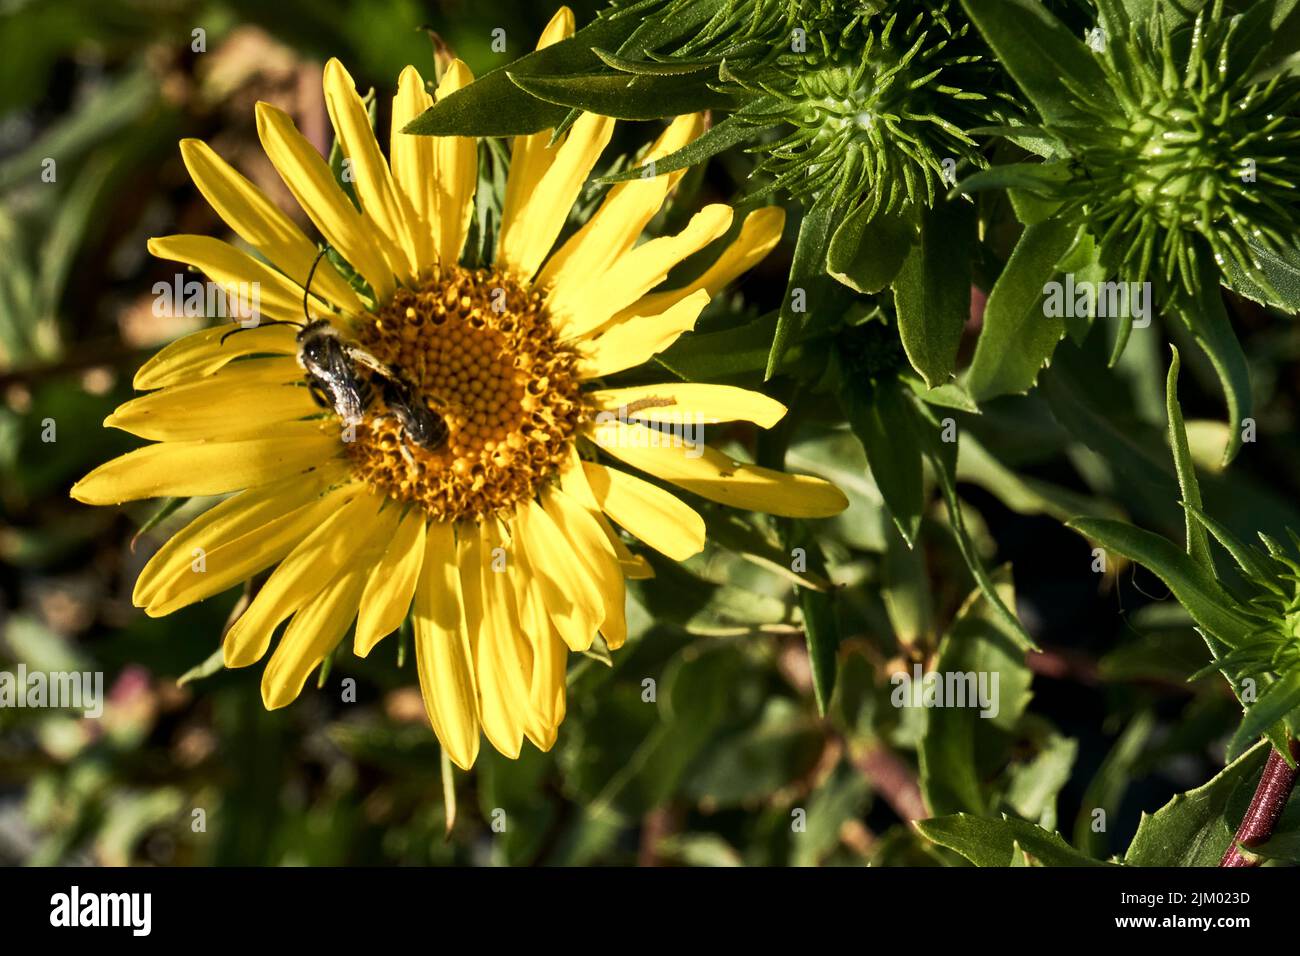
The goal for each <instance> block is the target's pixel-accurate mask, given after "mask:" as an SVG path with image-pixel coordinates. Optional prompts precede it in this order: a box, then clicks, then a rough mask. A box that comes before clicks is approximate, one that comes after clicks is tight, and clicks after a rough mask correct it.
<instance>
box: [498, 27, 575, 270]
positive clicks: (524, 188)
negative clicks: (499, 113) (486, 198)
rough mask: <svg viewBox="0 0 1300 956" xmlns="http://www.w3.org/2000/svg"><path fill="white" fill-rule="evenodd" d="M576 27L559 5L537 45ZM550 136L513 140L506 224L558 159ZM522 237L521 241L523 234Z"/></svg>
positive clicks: (548, 43) (563, 36) (563, 37)
mask: <svg viewBox="0 0 1300 956" xmlns="http://www.w3.org/2000/svg"><path fill="white" fill-rule="evenodd" d="M573 29H574V19H573V11H572V10H570V9H569V8H568V7H560V9H559V10H557V11H556V13H555V16H553V17H551V22H550V23H548V24H547V25H546V29H545V30H543V31H542V36H541V39H540V40H539V41H538V43H537V49H539V50H542V49H545V48H546V47H548V46H551V45H552V44H555V43H559V42H560V41H561V40H566V39H568V38H569V37H571V36H573ZM550 139H551V133H550V131H543V132H540V133H533V134H532V135H530V136H516V137H515V139H514V142H513V143H512V144H511V148H510V174H509V176H508V178H507V179H506V195H505V201H504V203H503V204H502V208H501V222H502V224H503V225H504V224H506V223H513V222H514V221H515V220H516V219H518V218H519V214H520V211H521V210H522V209H523V205H524V202H525V201H526V200H527V199H528V197H529V196H531V195H532V193H533V191H534V190H535V189H536V188H537V186H538V184H539V183H540V182H541V181H542V176H543V175H545V173H546V171H547V170H548V169H549V168H550V166H551V162H552V161H553V160H554V159H555V156H556V154H557V153H558V151H559V148H558V146H557V147H556V148H555V149H548V148H547V144H548V143H549V142H550ZM519 241H520V242H522V237H520V239H519ZM501 261H502V262H504V261H505V260H504V259H501Z"/></svg>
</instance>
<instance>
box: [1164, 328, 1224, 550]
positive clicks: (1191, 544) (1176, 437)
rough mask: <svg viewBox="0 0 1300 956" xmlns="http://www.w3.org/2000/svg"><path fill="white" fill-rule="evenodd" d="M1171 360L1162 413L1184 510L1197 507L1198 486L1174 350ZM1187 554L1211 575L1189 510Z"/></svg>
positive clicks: (1201, 531)
mask: <svg viewBox="0 0 1300 956" xmlns="http://www.w3.org/2000/svg"><path fill="white" fill-rule="evenodd" d="M1171 350H1172V351H1173V358H1172V359H1171V360H1170V362H1169V376H1168V378H1167V379H1166V380H1165V413H1166V414H1167V415H1168V418H1169V444H1170V446H1171V447H1172V448H1173V451H1174V468H1175V469H1176V471H1177V472H1178V487H1179V488H1180V489H1181V490H1182V493H1183V503H1184V505H1185V506H1186V507H1187V508H1190V509H1193V510H1194V509H1197V508H1200V507H1201V486H1200V483H1199V482H1198V481H1197V480H1196V465H1195V464H1194V463H1193V461H1192V450H1191V447H1190V446H1189V445H1188V444H1187V426H1186V425H1185V424H1184V423H1183V410H1182V408H1181V407H1180V406H1179V404H1178V367H1179V357H1178V349H1176V348H1173V347H1172V346H1171ZM1185 519H1186V526H1187V553H1188V554H1189V555H1190V556H1191V558H1192V560H1193V561H1195V562H1196V563H1197V564H1199V565H1200V566H1201V567H1203V568H1204V569H1205V570H1206V571H1208V572H1210V574H1214V558H1213V557H1211V556H1210V539H1209V537H1208V536H1207V535H1206V533H1205V528H1204V527H1203V526H1202V525H1201V523H1200V522H1199V521H1197V520H1196V517H1195V515H1194V514H1193V513H1192V511H1188V512H1187V514H1186V516H1185Z"/></svg>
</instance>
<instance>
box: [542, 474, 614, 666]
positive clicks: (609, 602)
mask: <svg viewBox="0 0 1300 956" xmlns="http://www.w3.org/2000/svg"><path fill="white" fill-rule="evenodd" d="M542 506H543V507H544V508H545V509H546V513H547V514H548V515H550V516H551V518H552V519H553V520H554V521H555V524H556V526H557V527H558V528H559V529H560V533H561V534H563V535H564V537H565V538H567V539H568V540H569V542H570V547H571V548H572V549H573V551H572V553H573V555H574V557H575V558H576V559H578V561H580V562H581V563H582V565H583V566H584V569H585V571H586V573H587V576H588V577H589V578H590V580H591V581H592V582H593V583H594V584H595V586H596V590H597V592H598V593H599V594H600V598H601V603H602V608H601V621H600V633H601V634H602V635H603V636H604V638H605V643H607V644H608V645H609V647H610V649H611V650H615V649H617V648H620V647H622V646H623V643H624V642H625V641H626V640H627V603H626V602H627V590H626V588H625V586H624V584H623V573H622V572H621V571H620V570H619V567H618V555H617V554H615V553H614V548H613V546H612V545H610V543H609V540H608V539H607V538H606V537H605V534H604V532H602V531H601V530H600V525H599V524H598V523H597V522H596V519H595V517H593V516H592V514H591V513H590V512H589V511H588V510H587V509H586V508H584V507H583V506H582V505H580V504H579V503H578V502H577V501H576V500H574V499H573V498H570V497H569V496H568V495H566V494H564V492H562V491H559V490H557V489H556V488H554V487H550V488H547V489H546V490H545V491H544V492H542Z"/></svg>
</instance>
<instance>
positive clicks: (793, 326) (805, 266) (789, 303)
mask: <svg viewBox="0 0 1300 956" xmlns="http://www.w3.org/2000/svg"><path fill="white" fill-rule="evenodd" d="M843 212H844V208H843V206H842V205H840V204H839V203H838V202H837V201H835V200H834V199H833V198H832V197H831V195H830V194H829V193H822V194H821V195H820V196H818V197H817V200H816V201H815V202H814V203H813V204H812V207H811V208H810V209H809V210H808V211H807V213H806V214H805V215H804V218H803V222H802V223H800V225H799V239H798V241H797V242H796V243H795V247H794V261H793V262H792V263H791V264H790V281H789V282H788V283H787V284H786V289H785V299H784V301H782V303H781V313H780V315H779V316H778V318H777V323H776V334H775V335H774V336H773V337H772V347H771V350H770V351H769V352H768V356H767V370H766V372H765V373H764V376H765V378H769V379H770V378H772V377H773V376H774V375H776V373H777V371H778V370H779V369H780V367H781V362H782V359H783V358H784V357H785V353H786V351H787V350H788V349H789V348H790V347H791V346H792V345H793V344H794V338H795V332H796V331H797V330H799V329H801V328H802V327H803V326H804V324H805V323H806V322H807V321H808V315H807V313H808V310H809V309H810V308H811V309H822V310H825V309H827V308H829V306H830V303H831V301H832V295H831V290H830V289H828V288H827V284H828V283H829V284H831V285H835V286H838V285H839V283H837V282H835V280H834V279H831V278H830V277H829V276H828V275H827V274H826V252H827V250H828V249H829V248H830V242H831V234H832V233H833V232H834V230H835V227H836V225H837V224H838V222H839V221H840V218H841V216H842V215H843Z"/></svg>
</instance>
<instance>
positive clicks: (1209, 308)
mask: <svg viewBox="0 0 1300 956" xmlns="http://www.w3.org/2000/svg"><path fill="white" fill-rule="evenodd" d="M1198 265H1199V267H1200V276H1199V279H1200V281H1199V283H1198V286H1199V288H1198V295H1197V296H1196V301H1195V302H1194V303H1193V304H1192V305H1191V307H1190V309H1189V308H1188V307H1187V305H1186V304H1185V303H1184V304H1182V306H1181V308H1182V309H1183V321H1184V322H1186V323H1187V326H1188V328H1190V329H1191V330H1192V332H1193V334H1194V335H1195V336H1196V342H1197V344H1198V345H1200V347H1201V348H1202V349H1204V350H1205V354H1206V355H1208V356H1209V358H1210V363H1211V364H1212V365H1213V366H1214V371H1215V374H1217V375H1218V376H1219V382H1220V384H1221V385H1222V386H1223V394H1224V398H1225V399H1226V400H1227V403H1228V447H1227V448H1225V449H1224V451H1223V463H1224V464H1225V465H1227V464H1229V463H1230V462H1231V461H1232V459H1234V458H1236V457H1237V452H1239V451H1240V450H1241V430H1242V422H1243V420H1244V419H1246V418H1248V417H1250V414H1251V407H1252V404H1253V400H1252V396H1251V390H1250V366H1249V365H1247V363H1246V353H1245V352H1243V351H1242V348H1241V342H1239V341H1238V340H1237V333H1236V332H1234V331H1233V329H1232V322H1231V321H1230V320H1229V319H1228V310H1227V309H1226V308H1225V307H1224V304H1223V293H1222V292H1221V291H1220V290H1219V273H1218V268H1217V266H1215V264H1214V261H1213V259H1211V258H1210V256H1209V254H1208V253H1203V254H1201V255H1200V256H1199V258H1198ZM1174 307H1175V308H1179V307H1180V306H1177V305H1176V306H1174Z"/></svg>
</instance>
